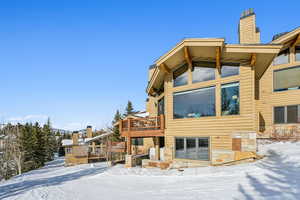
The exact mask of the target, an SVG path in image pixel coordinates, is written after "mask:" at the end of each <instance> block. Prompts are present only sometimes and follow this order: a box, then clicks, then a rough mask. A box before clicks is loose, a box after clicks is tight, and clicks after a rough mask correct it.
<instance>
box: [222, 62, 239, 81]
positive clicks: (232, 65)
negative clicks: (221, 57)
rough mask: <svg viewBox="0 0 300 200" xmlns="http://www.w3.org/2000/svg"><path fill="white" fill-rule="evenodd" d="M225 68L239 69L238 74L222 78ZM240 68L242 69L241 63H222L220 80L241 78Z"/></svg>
mask: <svg viewBox="0 0 300 200" xmlns="http://www.w3.org/2000/svg"><path fill="white" fill-rule="evenodd" d="M223 66H229V67H237V68H238V74H235V75H230V76H222V68H223ZM240 67H241V64H240V63H222V65H221V73H220V78H221V79H224V78H229V77H234V76H239V75H240V72H241V70H240Z"/></svg>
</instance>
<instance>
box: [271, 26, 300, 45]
mask: <svg viewBox="0 0 300 200" xmlns="http://www.w3.org/2000/svg"><path fill="white" fill-rule="evenodd" d="M299 35H300V27H299V28H296V29H294V30H292V31H290V32H288V33H286V34H284V35H282V36H281V37H279V38H277V39H276V40H273V41H272V42H271V44H283V45H284V46H286V45H288V44H289V43H290V42H293V41H294V40H296V39H297V37H298V36H299Z"/></svg>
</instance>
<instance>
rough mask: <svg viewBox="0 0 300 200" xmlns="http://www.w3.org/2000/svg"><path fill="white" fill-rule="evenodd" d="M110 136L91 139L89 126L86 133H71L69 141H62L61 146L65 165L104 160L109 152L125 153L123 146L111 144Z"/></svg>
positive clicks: (121, 144) (106, 134)
mask: <svg viewBox="0 0 300 200" xmlns="http://www.w3.org/2000/svg"><path fill="white" fill-rule="evenodd" d="M111 135H112V133H110V132H107V133H103V134H101V135H97V136H95V137H93V131H92V127H91V126H88V127H87V129H86V131H82V132H81V133H80V132H78V131H75V132H73V134H72V139H71V140H68V139H65V140H62V146H63V147H64V149H65V163H66V165H67V166H69V165H77V164H86V163H90V162H95V161H99V160H104V159H105V160H106V159H107V158H108V156H110V154H109V153H111V152H116V153H122V152H125V144H124V143H113V142H111V141H110V136H111Z"/></svg>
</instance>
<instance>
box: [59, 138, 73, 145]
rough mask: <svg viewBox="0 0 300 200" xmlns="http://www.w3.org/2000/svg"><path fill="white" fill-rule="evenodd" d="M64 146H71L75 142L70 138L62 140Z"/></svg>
mask: <svg viewBox="0 0 300 200" xmlns="http://www.w3.org/2000/svg"><path fill="white" fill-rule="evenodd" d="M61 144H62V146H70V145H72V144H73V140H70V139H64V140H62V141H61Z"/></svg>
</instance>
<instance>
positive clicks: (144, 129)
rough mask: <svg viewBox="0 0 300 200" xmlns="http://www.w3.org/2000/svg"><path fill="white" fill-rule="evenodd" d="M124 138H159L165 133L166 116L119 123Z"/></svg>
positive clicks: (129, 119) (130, 119)
mask: <svg viewBox="0 0 300 200" xmlns="http://www.w3.org/2000/svg"><path fill="white" fill-rule="evenodd" d="M119 126H120V132H121V136H122V137H159V136H164V133H165V118H164V115H160V116H157V117H146V118H136V119H133V118H128V119H126V120H121V121H120V123H119Z"/></svg>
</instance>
